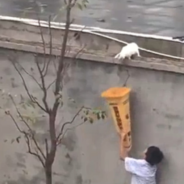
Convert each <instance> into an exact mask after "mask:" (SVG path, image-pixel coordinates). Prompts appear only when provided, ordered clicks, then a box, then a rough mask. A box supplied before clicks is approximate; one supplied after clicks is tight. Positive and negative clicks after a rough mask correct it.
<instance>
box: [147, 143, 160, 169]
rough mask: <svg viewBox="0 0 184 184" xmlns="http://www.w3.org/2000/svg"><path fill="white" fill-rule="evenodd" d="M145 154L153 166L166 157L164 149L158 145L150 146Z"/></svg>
mask: <svg viewBox="0 0 184 184" xmlns="http://www.w3.org/2000/svg"><path fill="white" fill-rule="evenodd" d="M145 156H146V158H145V160H146V161H147V162H148V163H149V164H150V165H151V166H153V165H156V164H159V163H160V162H161V161H162V160H163V158H164V155H163V153H162V151H161V150H160V149H159V148H158V147H156V146H150V147H148V149H147V151H146V154H145Z"/></svg>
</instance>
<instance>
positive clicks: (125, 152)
mask: <svg viewBox="0 0 184 184" xmlns="http://www.w3.org/2000/svg"><path fill="white" fill-rule="evenodd" d="M124 138H125V134H123V133H122V134H121V136H120V159H122V160H125V158H126V157H128V154H129V151H130V148H128V149H127V148H125V147H124V146H123V142H124Z"/></svg>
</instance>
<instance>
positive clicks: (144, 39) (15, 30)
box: [0, 17, 184, 58]
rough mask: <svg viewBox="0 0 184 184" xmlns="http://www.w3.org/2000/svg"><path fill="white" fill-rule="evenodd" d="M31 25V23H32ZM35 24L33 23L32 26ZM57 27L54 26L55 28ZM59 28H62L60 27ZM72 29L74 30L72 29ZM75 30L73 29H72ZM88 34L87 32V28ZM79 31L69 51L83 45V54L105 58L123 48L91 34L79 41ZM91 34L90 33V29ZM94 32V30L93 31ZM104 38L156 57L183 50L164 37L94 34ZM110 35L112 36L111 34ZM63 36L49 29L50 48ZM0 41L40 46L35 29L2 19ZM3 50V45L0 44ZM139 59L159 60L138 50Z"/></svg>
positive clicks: (74, 32)
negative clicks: (134, 46) (137, 46)
mask: <svg viewBox="0 0 184 184" xmlns="http://www.w3.org/2000/svg"><path fill="white" fill-rule="evenodd" d="M32 21H33V20H32ZM34 23H36V22H34ZM57 27H58V26H57ZM60 27H63V26H60ZM72 28H73V29H74V28H75V26H72ZM75 29H76V28H75ZM87 29H88V30H90V28H87ZM78 30H79V31H70V34H69V40H70V41H69V43H68V45H70V47H72V49H78V48H79V47H82V46H84V45H85V49H84V50H85V52H86V53H93V54H98V55H100V54H101V55H106V56H115V55H116V54H117V53H118V52H119V51H120V50H121V48H122V47H123V46H124V45H125V44H123V43H119V42H116V41H114V40H111V39H108V38H104V37H101V36H97V35H94V34H89V33H85V32H83V33H82V34H80V38H79V39H77V40H76V39H75V38H74V35H75V34H76V33H81V28H78ZM92 30H93V29H92ZM93 31H95V29H94V30H93ZM42 32H43V35H44V38H45V42H46V43H48V42H49V31H48V28H47V27H43V28H42ZM96 32H99V33H101V34H104V35H107V36H108V35H109V36H111V37H114V38H118V39H120V40H122V41H125V42H128V43H129V42H136V43H137V44H138V45H139V46H140V47H141V48H144V49H148V50H151V51H156V52H159V53H164V54H168V55H172V56H178V57H183V56H184V49H183V43H181V42H178V41H173V40H172V39H171V38H170V39H169V38H165V39H164V37H158V36H157V37H154V36H151V35H140V34H137V35H136V34H135V33H134V34H133V33H126V32H122V33H117V31H116V32H115V31H113V30H111V31H110V30H109V31H106V32H105V31H101V32H100V31H96ZM113 32H114V33H113ZM63 34H64V32H63V31H62V30H61V29H58V28H57V29H54V28H53V29H52V38H53V44H54V45H55V47H56V48H59V47H60V44H61V40H62V39H60V38H62V36H63ZM0 41H6V42H15V43H17V44H25V43H26V42H29V43H30V44H32V45H34V46H41V45H42V40H41V36H40V28H39V27H38V26H35V25H31V24H27V23H24V22H21V21H15V20H3V19H2V17H1V19H0ZM2 46H3V44H2ZM141 55H142V56H143V57H154V58H158V57H159V58H161V56H158V55H157V54H154V53H150V52H147V51H144V50H141ZM162 57H163V58H168V57H166V56H162Z"/></svg>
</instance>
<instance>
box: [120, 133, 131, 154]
mask: <svg viewBox="0 0 184 184" xmlns="http://www.w3.org/2000/svg"><path fill="white" fill-rule="evenodd" d="M125 136H126V134H124V133H123V132H122V133H121V134H120V137H121V145H122V147H123V149H124V151H125V152H129V151H130V150H131V148H132V147H129V148H126V147H124V140H125Z"/></svg>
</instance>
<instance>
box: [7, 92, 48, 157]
mask: <svg viewBox="0 0 184 184" xmlns="http://www.w3.org/2000/svg"><path fill="white" fill-rule="evenodd" d="M9 96H10V99H11V100H12V103H13V105H14V107H15V109H16V111H17V114H18V115H19V117H20V119H21V120H22V122H23V123H24V124H25V125H26V127H27V128H28V130H29V132H30V133H31V137H32V140H33V142H34V144H35V146H36V148H37V149H38V150H39V152H40V154H41V155H42V157H43V158H44V159H46V157H45V155H44V153H43V151H42V150H41V148H40V146H39V145H38V143H37V141H36V139H35V136H34V132H33V130H32V129H31V127H30V126H29V124H28V123H27V122H26V121H25V119H24V118H23V116H22V114H21V113H20V111H19V110H18V108H17V106H16V103H15V101H14V99H13V97H12V96H11V95H9Z"/></svg>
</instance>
